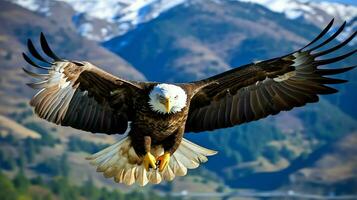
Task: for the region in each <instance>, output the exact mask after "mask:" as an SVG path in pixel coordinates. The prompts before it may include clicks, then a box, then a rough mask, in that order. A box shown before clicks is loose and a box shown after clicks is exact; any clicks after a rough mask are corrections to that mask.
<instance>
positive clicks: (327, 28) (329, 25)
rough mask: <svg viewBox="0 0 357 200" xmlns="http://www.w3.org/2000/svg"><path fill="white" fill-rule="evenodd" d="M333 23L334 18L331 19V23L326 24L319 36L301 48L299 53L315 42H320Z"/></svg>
mask: <svg viewBox="0 0 357 200" xmlns="http://www.w3.org/2000/svg"><path fill="white" fill-rule="evenodd" d="M334 21H335V18H332V19H331V21H330V22H329V23H328V24H327V26H326V27H325V28H324V29H323V30H322V31H321V32H320V34H319V35H317V36H316V37H315V38H314V39H313V40H312V41H311V42H310V43H308V44H307V45H305V46H304V47H303V48H301V49H300V51H302V50H304V49H305V48H306V47H309V46H311V45H312V44H314V43H315V42H317V41H318V40H320V39H321V38H322V37H323V36H324V35H325V34H326V33H327V32H328V31H329V30H330V29H331V27H332V25H333V23H334Z"/></svg>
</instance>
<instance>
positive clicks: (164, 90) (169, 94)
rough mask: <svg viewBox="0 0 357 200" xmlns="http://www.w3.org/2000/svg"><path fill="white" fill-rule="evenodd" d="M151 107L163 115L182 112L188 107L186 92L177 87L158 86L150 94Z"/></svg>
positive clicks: (169, 85) (168, 85) (163, 84)
mask: <svg viewBox="0 0 357 200" xmlns="http://www.w3.org/2000/svg"><path fill="white" fill-rule="evenodd" d="M149 96H150V101H149V105H150V107H151V109H152V110H153V111H156V112H158V113H162V114H168V113H177V112H180V111H181V110H182V109H183V108H184V107H185V106H186V100H187V95H186V92H185V91H184V90H183V89H182V88H180V87H179V86H176V85H171V84H165V83H162V84H158V85H156V86H155V87H154V88H153V89H152V91H151V92H150V95H149Z"/></svg>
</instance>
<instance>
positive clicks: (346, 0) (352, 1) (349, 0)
mask: <svg viewBox="0 0 357 200" xmlns="http://www.w3.org/2000/svg"><path fill="white" fill-rule="evenodd" d="M327 1H334V2H340V3H346V4H351V5H355V6H357V1H356V0H327Z"/></svg>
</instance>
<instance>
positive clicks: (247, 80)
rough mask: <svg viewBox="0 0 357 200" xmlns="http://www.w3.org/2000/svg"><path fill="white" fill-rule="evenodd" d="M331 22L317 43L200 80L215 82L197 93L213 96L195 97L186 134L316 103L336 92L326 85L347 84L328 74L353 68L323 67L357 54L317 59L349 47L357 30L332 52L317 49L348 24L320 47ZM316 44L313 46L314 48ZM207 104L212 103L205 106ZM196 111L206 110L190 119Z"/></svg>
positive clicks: (351, 52) (334, 47)
mask: <svg viewBox="0 0 357 200" xmlns="http://www.w3.org/2000/svg"><path fill="white" fill-rule="evenodd" d="M333 21H334V20H332V21H331V22H330V23H329V24H328V25H327V26H326V28H325V29H324V30H323V31H322V32H321V33H320V34H319V35H318V36H317V37H316V38H315V39H314V40H312V41H311V42H310V43H309V44H308V45H306V46H305V47H303V48H302V49H300V50H298V51H296V52H293V53H291V54H289V55H286V56H283V57H279V58H275V59H270V60H267V61H262V62H259V63H253V64H250V65H245V66H242V67H239V68H236V69H232V70H230V71H227V72H224V73H222V74H218V75H215V76H213V77H211V78H208V79H205V80H202V81H200V82H208V83H210V82H214V83H216V84H208V86H207V87H205V88H202V89H201V91H199V92H198V94H197V95H198V96H206V97H208V98H209V100H207V99H205V100H204V101H205V102H204V103H203V102H202V99H201V98H196V97H193V98H192V101H191V107H190V112H189V116H188V122H187V123H186V132H190V131H193V132H200V131H205V130H213V129H217V128H224V127H229V126H233V125H236V124H241V123H245V122H249V121H253V120H257V119H260V118H263V117H266V116H268V115H275V114H277V113H279V112H280V111H283V110H285V111H286V110H291V109H292V108H294V107H299V106H303V105H305V104H306V103H312V102H317V101H318V100H319V97H318V95H324V94H332V93H336V92H338V91H337V90H336V89H335V88H332V87H329V86H327V84H340V83H345V82H347V81H346V80H342V79H337V78H331V77H326V76H328V75H335V74H340V73H344V72H347V71H349V70H351V69H353V68H354V67H355V66H351V67H345V68H331V69H319V66H321V65H327V64H331V63H335V62H338V61H341V60H343V59H346V58H347V57H349V56H353V55H354V54H355V53H356V51H357V50H356V49H354V50H352V51H350V52H347V53H345V54H343V55H339V56H336V57H332V58H327V59H317V58H319V57H320V56H324V55H327V54H329V53H333V52H335V51H336V50H339V49H341V48H342V47H346V45H347V44H348V43H349V42H350V41H352V40H353V39H354V38H355V36H356V34H357V32H354V33H353V34H351V35H350V36H349V37H348V38H346V39H345V40H344V41H342V42H340V43H339V44H337V45H335V46H333V47H331V48H327V49H326V50H322V51H318V50H319V49H320V48H322V47H325V45H327V44H328V43H330V42H331V41H333V40H334V39H335V38H336V37H337V36H339V34H340V33H342V32H343V30H344V28H345V27H346V23H343V24H342V25H341V26H340V27H339V28H338V30H337V31H336V32H334V33H333V34H332V35H331V36H330V37H327V39H324V40H323V41H322V42H320V43H318V41H319V40H320V39H321V38H323V37H324V36H325V35H326V33H327V32H328V31H329V30H330V29H331V27H332V24H333ZM315 43H318V44H317V45H315ZM313 45H315V46H314V47H311V46H313ZM308 47H310V49H308ZM312 51H317V52H314V53H312ZM227 91H229V93H227ZM207 101H210V103H209V104H207ZM225 108H226V109H225ZM197 110H198V111H201V110H202V111H203V112H198V113H203V115H202V114H200V115H199V114H194V115H191V114H192V113H197ZM223 111H224V112H223ZM227 112H229V113H227ZM207 115H209V116H207Z"/></svg>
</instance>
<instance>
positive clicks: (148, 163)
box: [143, 152, 156, 171]
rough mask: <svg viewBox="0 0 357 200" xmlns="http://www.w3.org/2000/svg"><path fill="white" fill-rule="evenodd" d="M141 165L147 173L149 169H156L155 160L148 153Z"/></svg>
mask: <svg viewBox="0 0 357 200" xmlns="http://www.w3.org/2000/svg"><path fill="white" fill-rule="evenodd" d="M143 164H144V167H145V169H146V171H149V168H153V169H156V159H155V157H154V156H153V155H152V154H151V153H150V152H147V153H146V154H145V156H144V160H143Z"/></svg>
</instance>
